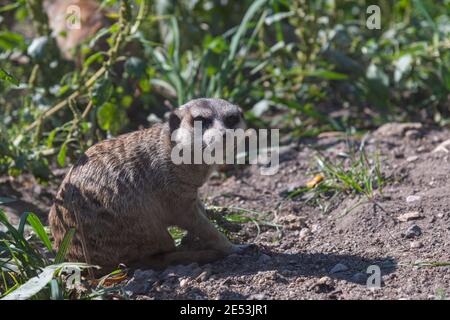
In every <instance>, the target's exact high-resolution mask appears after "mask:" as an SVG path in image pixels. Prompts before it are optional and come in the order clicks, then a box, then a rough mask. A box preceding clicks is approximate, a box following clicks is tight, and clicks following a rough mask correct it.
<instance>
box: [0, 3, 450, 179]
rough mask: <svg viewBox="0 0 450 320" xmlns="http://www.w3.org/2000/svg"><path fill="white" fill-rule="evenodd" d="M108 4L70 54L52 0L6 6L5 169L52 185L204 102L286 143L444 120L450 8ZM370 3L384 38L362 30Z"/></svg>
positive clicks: (0, 21) (0, 90)
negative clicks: (101, 145) (90, 151)
mask: <svg viewBox="0 0 450 320" xmlns="http://www.w3.org/2000/svg"><path fill="white" fill-rule="evenodd" d="M61 1H62V0H61ZM63 2H64V1H63ZM99 4H100V9H101V10H102V12H104V15H103V16H104V18H105V20H104V22H102V25H101V26H100V28H99V29H98V30H97V31H96V32H95V33H94V34H92V35H91V36H90V37H89V38H87V39H85V40H84V41H82V42H81V43H80V44H79V45H78V46H77V47H76V48H74V49H73V50H71V51H70V52H61V50H60V48H58V45H57V42H56V41H55V38H54V36H59V37H60V38H64V36H67V34H65V32H64V31H63V32H62V33H59V34H55V32H53V33H52V30H51V28H50V27H49V24H48V19H47V15H46V14H45V10H44V8H45V3H42V1H40V0H19V1H12V0H5V1H2V4H1V6H0V79H1V80H0V173H1V174H10V175H18V174H21V173H22V172H31V173H33V174H34V175H35V176H36V177H38V178H39V179H41V181H45V180H48V179H49V178H51V170H50V168H54V167H56V166H65V165H67V164H68V162H69V159H71V160H75V159H76V157H77V156H78V155H79V154H80V153H81V152H83V151H84V150H85V149H86V148H88V147H89V146H90V145H92V144H93V143H95V142H96V141H98V140H101V139H104V138H106V137H110V136H115V135H117V134H120V133H123V132H127V131H130V130H135V129H137V128H140V127H147V126H149V125H151V124H152V123H154V122H158V121H164V117H165V115H166V114H167V113H168V112H169V111H170V110H171V109H173V108H176V107H177V106H179V105H181V104H183V103H185V102H187V101H188V100H190V99H193V98H196V97H221V98H224V99H227V100H230V101H232V102H235V103H237V104H239V105H240V106H241V107H243V108H244V109H245V111H246V117H247V119H248V121H249V124H250V125H251V126H254V127H275V128H280V129H281V131H282V133H283V134H284V137H287V138H290V139H297V138H299V137H303V136H315V135H317V134H319V133H320V132H324V131H345V132H349V133H351V134H353V133H358V132H360V131H364V130H370V129H373V128H374V127H376V126H378V125H380V124H382V123H383V122H387V121H421V122H423V123H427V124H429V125H430V126H445V125H448V123H449V119H450V94H449V92H450V50H449V49H450V20H449V12H450V0H443V1H432V0H400V1H388V0H380V1H365V0H349V1H338V0H309V1H308V0H293V1H288V0H255V1H249V0H245V1H242V0H240V1H232V0H182V1H174V0H172V1H171V0H159V1H156V0H155V1H149V0H140V1H138V0H136V1H115V0H105V1H102V2H99ZM371 4H377V5H378V6H379V7H380V8H381V29H380V30H376V29H375V30H370V29H368V28H367V27H366V20H367V19H368V17H369V16H370V14H368V13H367V12H366V10H367V7H368V6H369V5H371ZM50 18H52V17H51V16H50ZM82 27H83V26H82Z"/></svg>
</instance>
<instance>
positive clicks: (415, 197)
mask: <svg viewBox="0 0 450 320" xmlns="http://www.w3.org/2000/svg"><path fill="white" fill-rule="evenodd" d="M420 199H422V198H421V197H420V196H407V197H406V202H408V203H410V202H415V201H419V200H420Z"/></svg>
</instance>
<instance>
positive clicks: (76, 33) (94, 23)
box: [45, 0, 109, 60]
mask: <svg viewBox="0 0 450 320" xmlns="http://www.w3.org/2000/svg"><path fill="white" fill-rule="evenodd" d="M70 5H76V6H78V7H79V8H80V15H81V17H80V22H81V28H80V29H68V28H67V26H66V18H67V8H68V7H69V6H70ZM45 11H46V13H47V16H48V19H49V25H50V27H51V29H52V30H53V31H54V33H55V35H56V41H57V43H58V46H59V48H60V49H61V52H62V53H63V55H64V57H65V58H66V59H69V60H72V59H73V58H74V56H73V54H72V52H71V51H72V49H74V48H76V47H77V46H78V45H79V44H80V43H82V42H83V41H84V40H86V39H88V38H89V37H91V36H92V35H94V34H95V33H96V32H97V31H99V30H100V28H102V27H105V26H108V24H109V22H108V21H107V19H106V18H105V12H104V11H102V10H101V9H100V3H99V1H97V0H47V1H46V2H45ZM64 33H65V34H64Z"/></svg>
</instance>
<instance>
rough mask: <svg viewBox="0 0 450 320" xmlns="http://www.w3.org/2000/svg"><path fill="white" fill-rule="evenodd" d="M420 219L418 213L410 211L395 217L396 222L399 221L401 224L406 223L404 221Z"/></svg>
mask: <svg viewBox="0 0 450 320" xmlns="http://www.w3.org/2000/svg"><path fill="white" fill-rule="evenodd" d="M420 218H422V216H421V215H420V213H419V212H418V211H411V212H406V213H404V214H401V215H399V216H398V217H397V220H399V221H401V222H406V221H410V220H416V219H420Z"/></svg>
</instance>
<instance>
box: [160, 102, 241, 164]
mask: <svg viewBox="0 0 450 320" xmlns="http://www.w3.org/2000/svg"><path fill="white" fill-rule="evenodd" d="M169 126H170V130H171V132H172V141H173V142H175V144H177V148H183V149H184V150H187V148H191V150H192V151H193V153H195V152H201V153H202V158H203V160H205V159H204V156H206V158H208V159H207V160H206V161H205V162H206V163H207V164H211V163H210V162H211V161H212V160H211V156H212V157H213V158H214V159H215V161H217V162H218V163H219V164H222V163H225V159H228V160H229V161H231V160H230V159H231V158H230V154H234V153H235V151H236V149H237V145H238V144H240V143H242V142H243V141H244V140H245V132H244V130H245V129H246V124H245V121H244V117H243V112H242V110H241V108H240V107H238V106H237V105H234V104H232V103H229V102H227V101H225V100H222V99H196V100H192V101H190V102H188V103H187V104H185V105H183V106H181V107H179V108H178V109H177V110H175V111H174V112H173V113H172V114H171V115H170V118H169ZM177 151H178V150H177ZM216 164H217V163H216Z"/></svg>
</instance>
